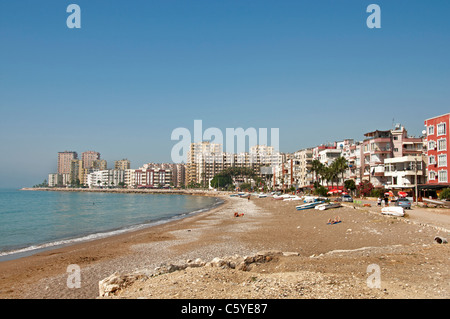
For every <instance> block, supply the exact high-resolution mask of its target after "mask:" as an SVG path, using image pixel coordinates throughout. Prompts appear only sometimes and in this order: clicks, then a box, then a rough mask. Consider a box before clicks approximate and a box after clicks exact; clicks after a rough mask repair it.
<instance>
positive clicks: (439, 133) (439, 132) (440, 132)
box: [437, 123, 446, 135]
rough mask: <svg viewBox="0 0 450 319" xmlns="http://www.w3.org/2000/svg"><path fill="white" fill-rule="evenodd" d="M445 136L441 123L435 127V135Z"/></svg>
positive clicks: (443, 125)
mask: <svg viewBox="0 0 450 319" xmlns="http://www.w3.org/2000/svg"><path fill="white" fill-rule="evenodd" d="M445 134H446V130H445V123H441V124H438V125H437V135H445Z"/></svg>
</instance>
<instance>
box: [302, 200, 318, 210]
mask: <svg viewBox="0 0 450 319" xmlns="http://www.w3.org/2000/svg"><path fill="white" fill-rule="evenodd" d="M323 203H324V201H319V202H314V203H307V204H303V205H298V206H296V207H295V208H296V209H297V210H305V209H312V208H314V207H316V206H318V205H321V204H323Z"/></svg>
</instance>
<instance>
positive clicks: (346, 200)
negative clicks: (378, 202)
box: [341, 195, 353, 203]
mask: <svg viewBox="0 0 450 319" xmlns="http://www.w3.org/2000/svg"><path fill="white" fill-rule="evenodd" d="M341 200H342V201H343V202H351V203H353V198H352V197H351V196H350V195H342V197H341Z"/></svg>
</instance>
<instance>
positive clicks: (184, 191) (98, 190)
mask: <svg viewBox="0 0 450 319" xmlns="http://www.w3.org/2000/svg"><path fill="white" fill-rule="evenodd" d="M18 190H20V191H43V192H91V193H122V194H167V195H200V196H213V197H216V196H219V195H229V194H233V193H234V192H228V191H214V190H198V189H161V188H145V189H133V188H65V187H39V188H33V187H23V188H20V189H18Z"/></svg>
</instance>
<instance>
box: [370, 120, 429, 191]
mask: <svg viewBox="0 0 450 319" xmlns="http://www.w3.org/2000/svg"><path fill="white" fill-rule="evenodd" d="M364 136H365V137H366V138H365V139H364V141H363V150H362V151H363V158H361V168H362V172H363V176H362V179H366V180H369V181H370V182H371V183H372V184H373V186H374V187H378V188H381V187H383V188H389V187H390V185H392V182H393V179H392V177H393V176H392V175H391V173H392V172H390V173H389V174H388V175H389V176H388V175H386V174H385V167H386V165H385V161H388V162H387V163H388V164H393V163H396V162H395V161H394V162H392V161H389V159H392V158H396V159H399V161H400V162H405V163H408V162H409V161H410V159H409V158H408V156H420V155H421V154H422V152H423V137H412V136H408V133H407V131H406V129H405V128H404V127H403V126H402V125H401V124H396V125H395V127H394V128H393V129H391V130H384V131H380V130H376V131H372V132H368V133H366V134H364ZM403 157H404V158H403ZM419 162H420V160H419ZM399 165H400V164H399ZM405 165H406V164H405ZM388 177H389V178H388ZM395 185H397V184H395Z"/></svg>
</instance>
